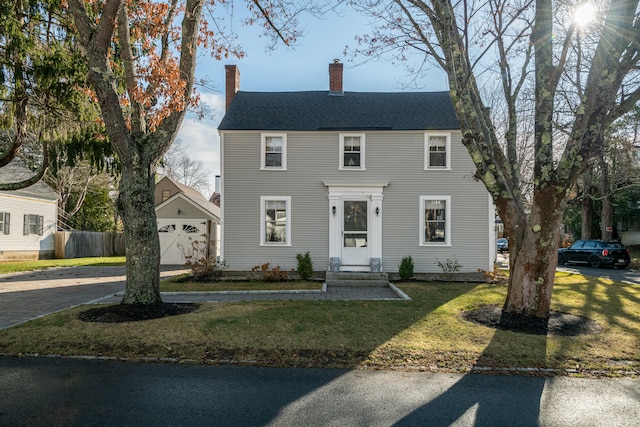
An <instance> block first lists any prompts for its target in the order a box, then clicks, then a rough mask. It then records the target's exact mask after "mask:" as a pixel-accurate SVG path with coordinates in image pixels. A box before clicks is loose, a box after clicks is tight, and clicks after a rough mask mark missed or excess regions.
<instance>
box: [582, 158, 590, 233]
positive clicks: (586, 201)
mask: <svg viewBox="0 0 640 427" xmlns="http://www.w3.org/2000/svg"><path fill="white" fill-rule="evenodd" d="M592 176H593V168H591V167H590V168H589V169H587V171H586V172H585V173H584V174H582V183H583V188H582V201H581V209H580V211H581V214H582V222H581V223H580V238H581V239H590V238H591V224H592V223H593V200H591V192H592V190H591V189H592V187H591V184H592V179H591V178H592Z"/></svg>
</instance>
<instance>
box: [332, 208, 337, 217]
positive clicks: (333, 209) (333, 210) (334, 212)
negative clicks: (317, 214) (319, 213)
mask: <svg viewBox="0 0 640 427" xmlns="http://www.w3.org/2000/svg"><path fill="white" fill-rule="evenodd" d="M331 211H332V212H333V216H336V207H335V206H333V207H332V208H331Z"/></svg>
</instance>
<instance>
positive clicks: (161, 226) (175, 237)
mask: <svg viewBox="0 0 640 427" xmlns="http://www.w3.org/2000/svg"><path fill="white" fill-rule="evenodd" d="M158 236H159V237H160V264H163V265H183V264H184V263H185V262H186V260H187V258H188V257H192V258H193V259H199V258H201V257H202V256H204V253H201V252H203V250H204V248H205V247H206V241H207V238H206V229H205V221H202V220H200V221H198V220H190V221H189V220H186V221H185V220H167V219H159V220H158Z"/></svg>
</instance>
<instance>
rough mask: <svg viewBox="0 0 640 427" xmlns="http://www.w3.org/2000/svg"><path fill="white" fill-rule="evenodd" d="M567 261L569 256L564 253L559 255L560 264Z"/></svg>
mask: <svg viewBox="0 0 640 427" xmlns="http://www.w3.org/2000/svg"><path fill="white" fill-rule="evenodd" d="M566 263H567V257H566V256H564V255H563V254H559V255H558V265H565V264H566Z"/></svg>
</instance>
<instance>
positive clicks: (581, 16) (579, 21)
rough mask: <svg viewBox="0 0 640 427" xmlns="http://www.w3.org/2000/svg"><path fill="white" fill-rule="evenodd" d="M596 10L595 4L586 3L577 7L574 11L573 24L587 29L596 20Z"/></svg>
mask: <svg viewBox="0 0 640 427" xmlns="http://www.w3.org/2000/svg"><path fill="white" fill-rule="evenodd" d="M595 14H596V9H595V7H593V4H591V3H588V2H585V3H580V4H578V5H577V6H576V8H575V10H574V11H573V22H574V23H575V24H576V25H577V26H579V27H585V26H587V25H589V24H590V23H591V21H593V19H594V18H595Z"/></svg>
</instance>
